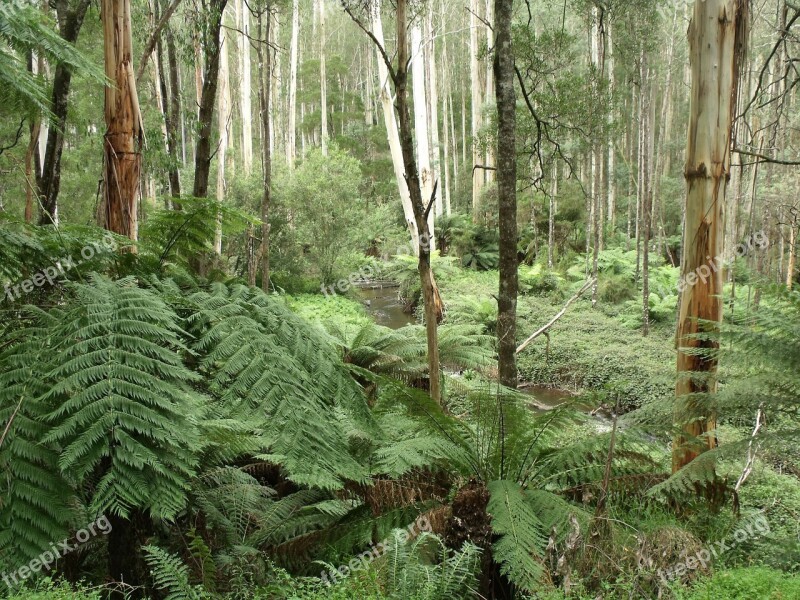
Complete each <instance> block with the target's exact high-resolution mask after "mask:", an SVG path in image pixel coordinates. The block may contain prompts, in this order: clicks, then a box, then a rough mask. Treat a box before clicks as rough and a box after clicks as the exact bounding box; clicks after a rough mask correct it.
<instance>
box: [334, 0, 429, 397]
mask: <svg viewBox="0 0 800 600" xmlns="http://www.w3.org/2000/svg"><path fill="white" fill-rule="evenodd" d="M342 5H343V7H344V9H345V11H347V13H348V14H349V15H350V17H351V18H352V19H353V21H354V22H355V23H356V24H357V25H358V26H359V27H360V28H361V29H362V31H364V33H366V34H367V35H368V36H369V38H370V39H371V40H372V42H373V43H374V44H375V46H376V48H377V49H378V52H379V54H380V60H381V61H382V62H383V64H384V65H385V66H386V73H387V75H388V77H389V78H390V79H391V81H392V83H393V84H394V89H395V92H396V94H395V106H396V108H397V121H398V131H399V134H400V150H401V152H402V156H403V166H404V173H403V177H404V179H405V181H406V184H407V185H408V191H409V196H410V199H411V207H412V209H413V212H414V222H415V224H416V227H417V231H418V233H419V238H418V239H419V260H418V263H417V271H418V272H419V277H420V284H421V287H422V298H423V302H424V311H425V312H424V314H425V333H426V338H427V355H428V373H429V379H430V395H431V398H432V399H433V400H434V401H435V402H437V403H441V401H442V392H441V381H440V378H441V372H440V371H441V368H440V363H439V334H438V326H439V322H440V321H441V319H442V311H443V306H442V299H441V296H440V295H439V288H438V287H437V285H436V278H435V277H434V275H433V269H432V268H431V245H430V241H431V237H432V235H431V234H432V232H431V231H430V230H429V229H428V220H427V219H428V215H429V213H430V210H431V209H432V208H433V206H432V204H431V201H432V198H425V197H423V195H422V186H421V183H420V175H419V171H418V170H417V161H416V157H415V155H414V134H413V124H412V121H411V109H410V107H409V102H408V83H409V81H408V67H409V64H410V60H409V40H408V29H409V18H408V3H407V0H397V2H396V13H395V14H396V22H397V29H396V34H397V37H396V39H397V66H396V67H395V66H394V65H393V63H392V59H391V58H389V54H388V53H387V52H386V50H385V48H384V47H383V44H382V43H381V41H380V40H378V39H377V37H376V36H375V34H374V33H373V32H372V31H371V30H370V28H369V26H367V25H365V24H364V23H363V22H362V21H361V19H360V18H359V17H358V16H357V15H356V13H355V11H356V10H358V8H356V7H355V6H351V4H350V3H349V2H348V1H347V0H342ZM372 9H373V11H374V10H377V9H376V7H374V6H373V7H372ZM373 16H374V15H373Z"/></svg>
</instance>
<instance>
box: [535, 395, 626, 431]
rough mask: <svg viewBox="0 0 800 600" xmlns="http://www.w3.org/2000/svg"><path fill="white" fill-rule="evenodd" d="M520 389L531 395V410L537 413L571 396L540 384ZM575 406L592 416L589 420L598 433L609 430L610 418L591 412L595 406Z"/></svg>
mask: <svg viewBox="0 0 800 600" xmlns="http://www.w3.org/2000/svg"><path fill="white" fill-rule="evenodd" d="M520 391H521V392H523V393H525V394H527V395H529V396H530V397H531V410H533V412H535V413H538V414H542V413H546V412H548V411H551V410H553V409H554V408H556V407H557V406H558V405H559V404H563V403H564V402H567V401H568V400H570V399H571V398H572V397H573V396H572V394H571V393H570V392H567V391H565V390H559V389H554V388H548V387H543V386H540V385H531V386H526V387H524V388H520ZM575 408H576V409H578V410H580V411H581V412H583V413H586V414H588V415H591V416H592V421H591V422H592V423H594V427H595V429H596V430H597V432H598V433H605V432H607V431H610V430H611V426H612V420H611V419H610V418H608V416H607V415H605V414H603V413H600V412H593V411H594V408H595V407H593V406H590V405H588V404H581V403H579V404H576V405H575Z"/></svg>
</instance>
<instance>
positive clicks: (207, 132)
mask: <svg viewBox="0 0 800 600" xmlns="http://www.w3.org/2000/svg"><path fill="white" fill-rule="evenodd" d="M227 4H228V0H209V5H208V11H207V13H206V14H205V16H204V18H205V19H206V23H205V27H204V35H203V39H202V46H203V51H204V54H205V72H204V74H203V77H202V80H203V81H202V90H201V93H200V106H199V117H198V120H199V131H198V135H197V148H196V152H195V168H194V187H193V189H192V196H194V197H195V198H206V197H207V196H208V178H209V174H210V170H211V159H212V156H213V153H212V149H211V131H212V128H213V127H214V104H215V101H216V98H217V85H218V82H219V63H220V53H221V47H220V40H221V37H220V33H221V31H222V13H223V12H224V11H225V7H226V6H227Z"/></svg>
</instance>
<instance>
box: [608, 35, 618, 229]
mask: <svg viewBox="0 0 800 600" xmlns="http://www.w3.org/2000/svg"><path fill="white" fill-rule="evenodd" d="M606 55H607V61H608V85H609V97H610V98H611V100H612V105H611V110H609V111H608V124H609V130H610V126H611V124H613V122H614V114H615V113H616V110H615V108H616V103H615V98H614V96H615V92H616V82H615V80H614V38H613V35H612V25H611V21H610V20H609V22H608V23H607V24H606ZM607 145H608V150H607V153H608V158H607V161H608V162H607V165H608V166H607V168H606V183H607V186H608V188H607V192H606V193H607V195H608V209H607V210H606V220H607V221H608V224H609V226H610V233H611V235H612V236H613V235H614V234H615V231H616V224H617V215H616V213H617V178H616V170H617V155H616V152H615V151H614V137H613V136H612V135H611V134H609V135H608V140H607Z"/></svg>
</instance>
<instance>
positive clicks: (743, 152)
mask: <svg viewBox="0 0 800 600" xmlns="http://www.w3.org/2000/svg"><path fill="white" fill-rule="evenodd" d="M734 152H737V153H739V154H741V155H742V156H751V157H753V158H757V159H758V160H757V161H756V162H755V163H748V164H762V163H771V164H774V165H785V166H787V167H796V166H800V160H781V159H780V158H771V157H769V156H767V155H765V154H760V153H758V152H748V151H747V150H740V149H738V148H736V149H735V150H734Z"/></svg>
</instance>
